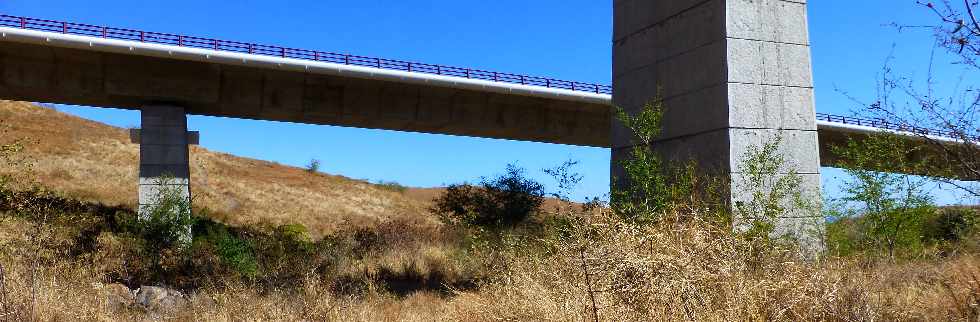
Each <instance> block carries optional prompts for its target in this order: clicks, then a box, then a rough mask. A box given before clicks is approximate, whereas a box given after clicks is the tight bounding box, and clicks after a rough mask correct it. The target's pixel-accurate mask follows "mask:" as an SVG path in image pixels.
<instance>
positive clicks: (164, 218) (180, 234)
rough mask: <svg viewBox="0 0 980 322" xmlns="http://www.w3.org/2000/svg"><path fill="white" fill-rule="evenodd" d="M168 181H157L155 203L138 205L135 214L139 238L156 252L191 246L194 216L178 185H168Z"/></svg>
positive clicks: (162, 179)
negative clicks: (138, 210)
mask: <svg viewBox="0 0 980 322" xmlns="http://www.w3.org/2000/svg"><path fill="white" fill-rule="evenodd" d="M170 180H172V179H170V178H160V179H159V180H158V182H157V183H156V184H157V195H156V196H155V200H156V204H154V205H144V206H142V207H141V209H140V214H139V217H140V218H139V220H140V222H139V224H140V229H141V230H142V235H143V238H144V239H146V241H147V242H148V245H149V247H151V248H152V249H154V250H157V251H159V250H162V249H166V248H183V247H186V246H190V243H191V228H192V227H193V225H194V217H193V216H192V215H191V207H190V201H189V200H187V197H186V196H185V194H184V191H182V190H181V188H180V187H179V186H174V185H170V184H169V182H170Z"/></svg>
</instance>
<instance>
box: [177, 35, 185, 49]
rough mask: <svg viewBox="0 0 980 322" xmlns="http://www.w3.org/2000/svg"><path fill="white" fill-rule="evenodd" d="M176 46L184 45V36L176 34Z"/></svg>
mask: <svg viewBox="0 0 980 322" xmlns="http://www.w3.org/2000/svg"><path fill="white" fill-rule="evenodd" d="M177 46H180V47H184V36H183V35H177Z"/></svg>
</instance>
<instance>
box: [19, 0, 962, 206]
mask: <svg viewBox="0 0 980 322" xmlns="http://www.w3.org/2000/svg"><path fill="white" fill-rule="evenodd" d="M611 2H612V0H601V1H600V0H536V1H527V0H495V1H475V0H473V1H460V0H452V1H450V0H428V1H422V0H419V1H411V0H358V1H334V0H304V1H299V0H295V1H288V0H279V1H257V0H237V1H203V0H195V1H190V0H168V1H136V0H125V1H122V0H107V1H96V0H88V1H78V0H4V1H2V2H0V12H4V13H7V14H12V15H24V16H32V17H37V18H47V19H55V20H68V21H74V22H82V23H91V24H99V25H110V26H115V27H124V28H135V29H144V30H152V31H161V32H171V33H182V34H189V35H196V36H204V37H214V38H221V39H228V40H240V41H249V42H257V43H267V44H275V45H282V46H289V47H297V48H310V49H319V50H325V51H334V52H349V53H353V54H359V55H367V56H380V57H388V58H397V59H404V60H413V61H421V62H429V63H437V64H446V65H458V66H466V67H474V68H481V69H489V70H496V71H503V72H517V73H523V74H531V75H539V76H548V77H554V78H560V79H569V80H578V81H584V82H597V83H603V84H608V83H610V82H611V80H610V73H611V66H610V61H611V30H612V10H611V8H612V4H611ZM809 13H810V37H811V43H812V45H813V47H812V50H813V62H814V65H813V66H814V80H815V86H816V95H817V96H816V100H817V110H818V111H819V112H825V113H835V114H850V112H851V111H852V110H854V109H855V108H856V106H855V105H854V103H852V102H851V101H849V100H848V99H847V98H846V97H844V95H842V94H841V93H840V92H839V91H838V89H840V90H844V91H847V92H849V93H851V94H852V95H855V96H857V97H860V98H867V99H868V100H870V99H872V98H873V97H874V87H875V78H876V74H877V73H879V71H880V69H881V67H882V65H883V63H884V61H885V58H886V57H887V56H888V55H889V54H890V53H892V52H894V54H895V56H896V60H895V63H894V64H893V66H894V67H895V69H896V70H898V71H900V72H903V73H907V74H909V75H921V74H922V73H924V72H925V69H926V66H927V63H928V59H927V57H928V54H929V51H930V50H931V36H930V34H929V32H928V31H920V30H915V31H906V32H901V33H900V32H899V31H898V30H897V29H896V28H894V27H890V26H887V24H889V23H892V22H897V23H899V24H902V25H919V24H925V23H931V22H932V20H931V19H930V18H931V17H929V16H928V15H927V13H926V12H924V11H923V10H922V9H921V8H919V7H917V6H915V5H914V0H861V1H853V0H821V1H813V2H810V4H809ZM893 46H894V47H893ZM893 48H894V49H893ZM943 73H944V74H942V76H947V77H953V78H955V77H956V76H957V75H958V74H956V73H957V71H949V72H945V71H944V72H943ZM59 108H60V109H62V110H64V111H67V112H70V113H73V114H76V115H80V116H83V117H86V118H91V119H95V120H98V121H102V122H106V123H109V124H113V125H117V126H124V127H128V126H137V125H138V124H139V115H138V113H136V112H132V111H122V110H113V109H96V108H85V107H69V106H62V107H59ZM190 127H191V128H192V129H194V130H200V131H201V132H202V135H201V144H202V145H203V146H205V147H207V148H209V149H212V150H217V151H223V152H228V153H232V154H236V155H240V156H247V157H252V158H258V159H264V160H272V161H276V162H280V163H283V164H290V165H297V166H301V165H303V164H305V163H307V162H308V161H309V160H310V159H312V158H316V159H319V160H322V166H321V169H322V171H324V172H327V173H332V174H340V175H344V176H348V177H352V178H359V179H368V180H372V181H376V180H387V181H397V182H400V183H402V184H406V185H411V186H439V185H445V184H449V183H455V182H460V181H473V180H476V179H478V178H479V177H480V176H483V175H492V174H494V173H497V172H500V171H502V170H503V169H504V166H505V165H506V164H507V163H516V164H518V165H520V166H523V167H525V168H527V169H528V170H529V172H530V173H531V174H532V175H534V176H535V177H537V178H538V179H540V180H541V181H542V182H545V183H549V181H548V180H547V178H546V177H545V176H544V175H543V174H541V173H540V171H539V170H540V169H542V168H545V167H551V166H555V165H558V164H560V163H561V162H562V161H564V160H567V159H569V158H571V159H574V160H578V161H579V162H580V164H579V166H578V170H579V172H581V173H582V174H584V175H585V180H584V181H583V182H582V185H581V187H580V188H579V189H578V190H577V191H575V193H574V194H573V195H574V196H575V197H576V198H578V199H584V198H586V197H589V196H602V195H605V194H606V193H608V187H609V178H608V173H609V152H608V150H606V149H597V148H582V147H571V146H561V145H550V144H540V143H528V142H513V141H503V140H491V139H477V138H464V137H452V136H444V135H430V134H416V133H400V132H393V131H380V130H364V129H352V128H341V127H330V126H314V125H300V124H288V123H276V122H263V121H248V120H236V119H225V118H214V117H191V119H190ZM297 138H302V139H297ZM823 174H824V181H825V184H826V190H827V191H828V193H829V194H831V195H833V194H834V193H835V191H838V190H839V188H837V183H835V182H834V181H835V180H834V178H836V177H839V176H840V175H841V173H840V171H837V170H833V169H824V171H823ZM938 195H939V196H940V199H941V200H942V201H944V202H947V203H948V202H955V201H956V199H954V197H952V196H951V195H950V194H948V193H941V192H940V193H938Z"/></svg>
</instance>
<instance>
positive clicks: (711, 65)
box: [612, 0, 822, 240]
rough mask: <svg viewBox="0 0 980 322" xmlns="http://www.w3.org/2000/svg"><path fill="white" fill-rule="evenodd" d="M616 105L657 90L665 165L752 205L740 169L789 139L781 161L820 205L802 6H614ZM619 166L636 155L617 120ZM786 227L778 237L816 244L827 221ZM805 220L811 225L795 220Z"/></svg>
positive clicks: (737, 0) (696, 0)
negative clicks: (708, 179) (702, 171)
mask: <svg viewBox="0 0 980 322" xmlns="http://www.w3.org/2000/svg"><path fill="white" fill-rule="evenodd" d="M614 7H615V8H614V36H613V42H614V43H613V88H614V89H613V93H614V94H613V102H614V104H615V105H617V106H620V107H622V108H623V109H625V110H626V111H627V112H635V111H638V110H639V109H640V108H642V106H643V104H644V102H647V101H649V100H651V99H653V98H654V97H655V96H656V94H657V92H658V89H661V90H662V93H663V97H664V99H665V105H666V108H667V110H666V112H665V115H664V132H663V135H662V137H661V138H660V139H659V140H658V141H657V142H656V144H655V147H656V149H657V151H658V152H660V153H662V154H663V155H664V156H665V157H666V158H667V159H668V160H675V161H676V160H688V159H693V160H696V161H697V162H698V164H699V165H700V166H701V167H703V168H707V169H713V170H715V171H717V172H719V173H722V174H724V175H726V176H728V177H729V178H730V180H731V188H732V189H731V191H732V192H731V200H730V201H731V203H732V204H734V203H735V202H737V201H740V200H745V198H746V196H745V191H744V190H742V189H741V188H740V187H741V186H743V181H744V180H743V178H742V174H741V173H739V168H738V164H739V162H740V160H741V157H742V156H743V154H744V153H745V151H747V149H748V148H749V147H751V146H759V145H761V144H763V143H764V142H766V141H767V140H771V139H773V138H775V137H782V146H781V148H780V153H781V154H782V155H783V156H785V158H786V159H787V160H789V161H790V162H791V166H792V168H793V169H795V170H796V172H798V173H799V174H800V175H801V176H802V179H803V186H804V188H805V193H806V195H807V196H808V198H810V199H813V200H815V201H817V202H819V200H820V197H819V196H820V174H819V169H820V157H819V151H818V139H817V126H816V119H815V110H814V96H813V79H812V72H811V61H810V46H809V36H808V27H807V7H806V1H805V0H793V1H786V0H615V1H614ZM612 122H613V125H612V126H613V129H612V148H613V150H612V159H613V161H614V166H613V174H614V176H615V175H616V174H617V173H618V172H619V171H617V169H616V166H615V163H616V161H617V160H621V159H622V158H624V157H626V156H627V155H628V153H629V150H630V149H631V148H633V147H634V146H633V145H632V140H631V134H630V133H628V131H626V130H625V129H624V128H623V127H622V126H620V125H619V124H618V120H613V121H612ZM815 215H819V213H816V214H812V213H807V212H803V211H799V212H795V213H794V214H793V215H792V216H788V217H793V218H781V219H779V222H778V225H777V233H783V232H788V233H791V234H795V235H796V236H798V237H801V238H804V239H808V240H812V239H813V238H815V237H816V234H814V233H813V232H812V231H811V230H812V229H814V228H818V226H819V223H822V218H819V217H816V216H815ZM798 217H805V218H798Z"/></svg>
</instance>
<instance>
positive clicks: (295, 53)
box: [0, 15, 612, 94]
mask: <svg viewBox="0 0 980 322" xmlns="http://www.w3.org/2000/svg"><path fill="white" fill-rule="evenodd" d="M0 26H4V27H12V28H21V29H29V30H38V31H47V32H59V33H64V34H72V35H81V36H91V37H99V38H106V39H117V40H129V41H139V42H146V43H155V44H164V45H173V46H180V47H191V48H202V49H212V50H220V51H229V52H237V53H247V54H254V55H265V56H274V57H282V58H294V59H303V60H312V61H321V62H330V63H336V64H344V65H354V66H363V67H373V68H380V69H389V70H399V71H406V72H413V73H426V74H435V75H444V76H455V77H465V78H469V79H481V80H487V81H493V82H501V83H510V84H521V85H531V86H541V87H547V88H557V89H567V90H572V91H578V92H590V93H596V94H612V87H611V86H608V85H599V84H591V83H582V82H574V81H566V80H559V79H552V78H545V77H537V76H527V75H520V74H512V73H501V72H492V71H486V70H480V69H472V68H463V67H453V66H445V65H435V64H426V63H416V62H409V61H402V60H394V59H387V58H378V57H367V56H357V55H351V54H338V53H332V52H324V51H317V50H309V49H296V48H287V47H280V46H271V45H261V44H254V43H247V42H240V41H230V40H220V39H213V38H202V37H194V36H185V35H177V34H169V33H161V32H151V31H142V30H134V29H124V28H113V27H106V26H96V25H88V24H81V23H74V22H66V21H56V20H46V19H37V18H29V17H19V16H10V15H0Z"/></svg>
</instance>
